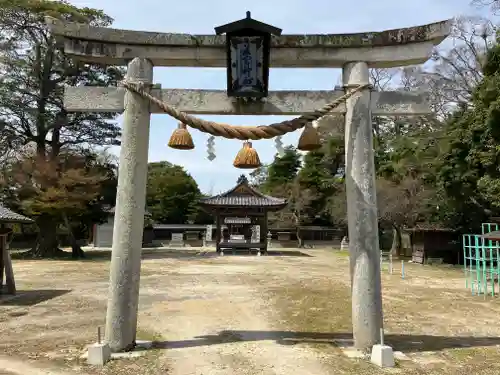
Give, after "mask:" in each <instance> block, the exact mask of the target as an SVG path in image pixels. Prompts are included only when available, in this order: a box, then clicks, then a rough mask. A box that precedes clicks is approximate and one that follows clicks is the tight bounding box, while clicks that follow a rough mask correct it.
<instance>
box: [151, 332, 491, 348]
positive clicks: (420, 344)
mask: <svg viewBox="0 0 500 375" xmlns="http://www.w3.org/2000/svg"><path fill="white" fill-rule="evenodd" d="M264 340H274V341H276V342H277V343H279V344H281V345H295V344H300V343H313V344H330V345H335V346H340V347H345V346H350V345H352V335H351V334H349V333H319V332H286V331H221V332H220V333H219V334H217V335H205V336H197V337H195V338H194V339H192V340H183V341H163V342H156V343H155V345H154V346H155V347H156V348H161V349H180V348H190V347H196V346H204V345H217V344H223V343H230V342H240V341H241V342H245V341H264ZM385 342H386V343H387V344H388V345H390V346H392V347H393V348H394V350H398V351H402V352H420V351H440V350H444V349H453V348H470V347H480V346H495V345H500V338H499V337H446V336H428V335H398V334H389V335H386V336H385Z"/></svg>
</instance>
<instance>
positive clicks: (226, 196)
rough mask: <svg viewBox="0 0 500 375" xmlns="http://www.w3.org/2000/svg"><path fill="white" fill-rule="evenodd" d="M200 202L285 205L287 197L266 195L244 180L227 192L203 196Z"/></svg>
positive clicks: (256, 205)
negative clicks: (207, 196)
mask: <svg viewBox="0 0 500 375" xmlns="http://www.w3.org/2000/svg"><path fill="white" fill-rule="evenodd" d="M200 203H202V204H203V205H207V206H233V207H280V206H281V207H284V206H285V205H286V203H287V202H286V199H283V198H275V197H271V196H268V195H264V194H262V193H261V192H259V191H257V190H255V189H254V188H252V187H251V186H249V185H248V183H247V182H246V181H243V182H241V183H239V184H238V185H236V186H235V187H234V188H232V189H231V190H228V191H226V192H225V193H222V194H219V195H215V196H213V197H210V198H203V199H201V200H200Z"/></svg>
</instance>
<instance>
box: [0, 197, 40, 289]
mask: <svg viewBox="0 0 500 375" xmlns="http://www.w3.org/2000/svg"><path fill="white" fill-rule="evenodd" d="M32 222H33V220H31V219H29V218H27V217H26V216H23V215H19V214H17V213H15V212H13V211H11V210H9V209H7V208H5V207H3V206H1V205H0V294H2V293H4V288H3V275H4V271H5V286H6V292H7V294H12V295H14V294H16V282H15V279H14V270H13V268H12V261H11V259H10V253H9V251H8V241H7V238H8V236H9V235H12V229H10V228H6V227H5V224H12V223H25V224H28V223H32Z"/></svg>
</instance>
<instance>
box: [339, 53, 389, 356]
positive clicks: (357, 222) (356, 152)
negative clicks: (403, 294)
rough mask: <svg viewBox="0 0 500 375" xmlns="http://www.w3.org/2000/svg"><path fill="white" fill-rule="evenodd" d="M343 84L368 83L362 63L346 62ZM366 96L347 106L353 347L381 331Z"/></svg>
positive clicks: (372, 340)
mask: <svg viewBox="0 0 500 375" xmlns="http://www.w3.org/2000/svg"><path fill="white" fill-rule="evenodd" d="M342 75H343V76H342V80H343V83H344V88H345V89H346V90H350V89H353V88H355V87H357V86H358V85H363V84H367V83H369V72H368V65H367V63H365V62H353V63H347V64H346V65H345V66H344V67H343V72H342ZM370 97H371V92H370V91H369V90H365V91H363V92H359V93H355V94H354V95H353V96H351V97H350V98H349V99H348V100H347V101H346V102H347V103H346V106H347V112H346V115H345V155H346V157H345V160H346V166H345V176H346V177H345V178H346V195H347V220H348V230H349V263H350V275H351V295H352V330H353V336H354V342H355V346H356V347H357V348H359V349H364V348H369V347H371V346H373V345H374V344H376V343H378V342H379V340H380V329H381V328H382V327H383V313H382V290H381V288H382V285H381V275H380V249H379V238H378V214H377V197H376V191H377V188H376V185H375V161H374V154H373V128H372V111H371V100H370V99H371V98H370Z"/></svg>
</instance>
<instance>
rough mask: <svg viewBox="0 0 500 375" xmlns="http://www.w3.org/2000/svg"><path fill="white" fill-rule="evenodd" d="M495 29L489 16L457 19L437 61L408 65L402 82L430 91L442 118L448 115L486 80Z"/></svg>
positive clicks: (434, 56) (435, 109)
mask: <svg viewBox="0 0 500 375" xmlns="http://www.w3.org/2000/svg"><path fill="white" fill-rule="evenodd" d="M495 31H496V28H495V26H494V25H493V24H492V23H491V21H489V20H487V19H485V18H480V17H467V18H458V19H456V20H455V22H454V25H453V27H452V32H451V35H450V39H449V41H445V42H444V43H443V45H442V46H440V47H439V48H437V49H436V50H435V51H434V54H433V56H432V61H433V64H431V66H430V67H426V66H419V67H415V66H412V67H406V68H404V69H403V72H402V74H401V84H402V85H403V87H405V89H408V90H422V91H426V92H429V93H430V95H431V106H432V109H433V112H434V114H435V116H436V118H438V119H443V118H446V116H447V114H449V112H450V111H451V110H453V109H454V108H456V106H457V105H463V106H468V105H470V102H471V96H472V93H473V91H474V89H475V88H476V86H477V85H478V84H479V83H480V82H481V80H482V79H483V64H484V59H485V56H486V53H487V51H488V49H489V47H490V46H491V44H492V43H493V42H494V37H495Z"/></svg>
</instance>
